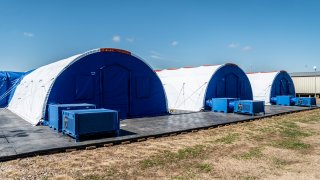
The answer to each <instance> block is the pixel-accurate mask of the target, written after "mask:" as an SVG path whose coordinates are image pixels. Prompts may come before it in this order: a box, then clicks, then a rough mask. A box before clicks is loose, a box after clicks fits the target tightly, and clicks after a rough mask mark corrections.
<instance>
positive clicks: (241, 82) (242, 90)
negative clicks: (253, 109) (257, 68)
mask: <svg viewBox="0 0 320 180" xmlns="http://www.w3.org/2000/svg"><path fill="white" fill-rule="evenodd" d="M211 98H239V99H242V100H252V99H253V94H252V89H251V85H250V81H249V79H248V77H247V75H246V74H245V72H243V70H242V69H241V68H239V67H238V66H237V65H235V64H226V65H224V66H221V67H220V68H219V69H218V70H217V71H216V72H215V73H214V74H213V76H212V77H211V80H210V81H209V84H208V87H207V90H206V94H205V101H206V100H208V99H211ZM204 104H205V102H204ZM206 108H208V107H206Z"/></svg>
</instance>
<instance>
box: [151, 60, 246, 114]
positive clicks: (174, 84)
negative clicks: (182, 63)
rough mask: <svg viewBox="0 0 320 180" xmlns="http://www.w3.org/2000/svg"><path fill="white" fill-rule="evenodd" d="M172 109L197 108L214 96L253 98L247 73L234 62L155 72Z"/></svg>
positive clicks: (195, 109) (196, 109)
mask: <svg viewBox="0 0 320 180" xmlns="http://www.w3.org/2000/svg"><path fill="white" fill-rule="evenodd" d="M157 74H158V76H159V77H160V80H161V81H162V84H163V87H164V89H165V92H166V96H167V102H168V107H169V109H171V110H188V111H200V110H202V109H204V108H205V101H206V100H207V99H210V98H215V97H234V98H240V99H249V100H250V99H252V91H251V86H250V83H249V80H248V78H247V76H246V74H245V73H244V72H243V71H242V70H241V69H240V68H239V67H238V66H237V65H235V64H223V65H212V66H210V65H206V66H200V67H185V68H179V69H164V70H160V71H157Z"/></svg>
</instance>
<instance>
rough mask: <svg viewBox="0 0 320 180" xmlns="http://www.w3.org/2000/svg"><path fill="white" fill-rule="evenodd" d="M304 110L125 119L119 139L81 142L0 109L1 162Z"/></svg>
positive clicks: (268, 108)
mask: <svg viewBox="0 0 320 180" xmlns="http://www.w3.org/2000/svg"><path fill="white" fill-rule="evenodd" d="M308 109H310V108H306V107H296V106H291V107H285V106H266V114H265V115H264V116H249V115H241V114H233V113H229V114H225V113H213V112H197V113H176V114H172V115H168V116H158V117H148V118H137V119H128V120H124V121H121V132H120V135H119V136H118V137H112V136H113V135H107V136H106V135H104V136H103V137H94V139H93V138H91V139H86V140H83V141H81V142H75V140H74V139H72V138H70V137H68V136H63V135H61V134H58V133H56V132H55V131H53V130H52V129H50V128H49V127H46V126H31V125H30V124H29V123H28V122H26V121H24V120H23V119H21V118H20V117H18V116H16V115H15V114H13V113H11V112H10V111H8V110H6V109H0V161H5V160H10V159H16V158H21V157H27V156H34V155H41V154H48V153H55V152H64V151H65V150H67V149H83V148H86V147H88V146H103V145H106V144H108V143H113V144H119V143H121V142H125V141H135V140H138V139H141V138H147V137H156V136H162V135H166V134H171V133H178V132H183V131H190V130H195V129H203V128H208V127H215V126H218V125H223V124H229V123H234V122H239V121H248V120H254V119H257V118H262V117H269V116H274V115H279V114H283V113H291V112H297V111H303V110H308Z"/></svg>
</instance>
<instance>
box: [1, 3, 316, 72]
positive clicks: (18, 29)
mask: <svg viewBox="0 0 320 180" xmlns="http://www.w3.org/2000/svg"><path fill="white" fill-rule="evenodd" d="M319 43H320V1H318V0H220V1H217V0H216V1H214V0H212V1H209V0H208V1H205V0H204V1H197V0H193V1H187V0H186V1H173V0H166V1H165V0H157V1H156V0H144V1H143V0H134V1H133V0H127V1H121V0H116V1H115V0H114V1H107V0H90V1H89V0H88V1H81V0H68V1H67V0H51V1H49V0H48V1H40V0H28V1H25V0H20V1H17V0H1V1H0V70H15V71H26V70H30V69H33V68H37V67H39V66H41V65H45V64H48V63H50V62H54V61H56V60H59V59H63V58H66V57H69V56H71V55H74V54H78V53H82V52H85V51H87V50H90V49H94V48H99V47H116V48H122V49H126V50H129V51H131V52H133V53H134V54H136V55H138V56H140V57H141V58H143V59H144V60H145V61H147V62H148V63H149V64H150V65H151V66H152V67H153V68H155V69H156V68H167V67H181V66H197V65H202V64H220V63H224V62H233V63H236V64H238V65H239V66H240V67H242V68H243V69H244V70H246V71H252V70H253V71H270V70H281V69H284V70H287V71H290V72H292V71H312V67H313V66H314V65H316V66H318V67H319V69H320V45H319Z"/></svg>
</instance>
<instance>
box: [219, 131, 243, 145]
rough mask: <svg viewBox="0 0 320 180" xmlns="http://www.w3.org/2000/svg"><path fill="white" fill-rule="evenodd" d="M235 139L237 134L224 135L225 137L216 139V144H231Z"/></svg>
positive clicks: (237, 136)
mask: <svg viewBox="0 0 320 180" xmlns="http://www.w3.org/2000/svg"><path fill="white" fill-rule="evenodd" d="M237 139H239V134H238V133H230V134H228V135H226V136H225V137H222V138H219V139H217V140H216V142H219V143H224V144H232V143H233V142H235V141H236V140H237Z"/></svg>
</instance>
